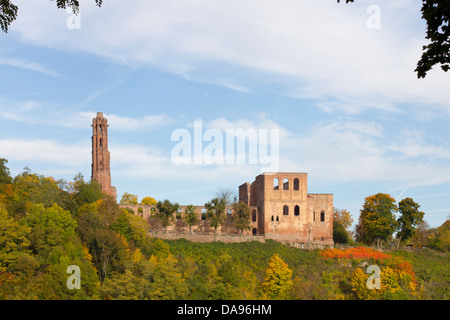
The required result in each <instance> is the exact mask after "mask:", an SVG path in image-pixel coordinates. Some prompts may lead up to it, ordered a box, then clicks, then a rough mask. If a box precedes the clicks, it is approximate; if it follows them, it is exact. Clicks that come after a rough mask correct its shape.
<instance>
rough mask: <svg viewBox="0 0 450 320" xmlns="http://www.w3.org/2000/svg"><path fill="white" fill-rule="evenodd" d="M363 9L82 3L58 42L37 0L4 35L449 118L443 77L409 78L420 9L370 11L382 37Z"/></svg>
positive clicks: (320, 101)
mask: <svg viewBox="0 0 450 320" xmlns="http://www.w3.org/2000/svg"><path fill="white" fill-rule="evenodd" d="M19 2H20V1H19ZM372 4H373V3H372V2H370V1H364V0H363V1H358V2H357V3H355V4H353V5H342V4H341V5H339V4H337V3H335V2H319V1H314V2H308V1H289V0H286V1H284V0H282V1H278V2H276V3H275V2H273V1H270V0H247V1H245V3H243V2H242V1H238V0H228V1H226V2H224V1H214V2H211V1H207V0H201V1H179V0H168V1H165V2H164V3H162V2H158V1H147V0H145V1H144V0H136V1H135V2H134V5H133V6H129V5H127V4H125V3H121V2H114V3H112V2H111V3H107V4H105V5H104V6H103V7H102V9H101V10H96V8H95V6H94V4H92V3H89V4H83V7H82V13H81V14H82V15H81V21H82V25H81V29H80V30H78V33H77V34H76V37H67V32H68V30H66V28H65V23H64V22H65V20H64V15H65V14H64V12H63V13H59V15H55V16H49V15H48V14H36V12H43V10H49V5H48V3H47V2H46V1H45V0H40V1H39V0H36V1H33V3H27V4H26V5H23V12H21V16H20V17H19V19H18V20H17V21H16V22H15V24H14V26H13V27H12V30H14V32H17V33H19V34H20V36H21V37H22V39H24V40H25V41H30V42H32V43H38V44H40V45H45V46H49V47H54V48H61V49H64V50H67V49H69V50H74V51H80V50H81V51H85V52H89V53H93V54H96V55H100V56H103V57H105V58H108V59H112V61H116V62H117V63H123V61H126V63H127V64H135V65H150V66H153V67H156V68H159V69H162V70H164V71H167V72H172V73H177V74H180V75H182V76H184V77H186V78H188V79H193V80H195V81H201V82H209V83H214V84H217V85H221V86H225V87H228V88H230V89H233V90H237V91H241V92H249V91H257V90H258V88H261V86H264V85H266V84H268V83H270V84H274V85H275V86H273V87H272V89H271V90H279V91H280V92H282V93H284V94H286V95H290V96H295V97H299V98H307V99H314V100H315V103H316V104H317V105H318V106H319V107H321V108H326V109H328V111H331V110H333V109H336V108H337V109H338V110H339V111H340V112H346V113H348V114H359V113H361V112H363V111H364V110H367V109H368V108H375V109H381V110H389V111H398V110H399V109H401V108H400V107H399V104H403V106H404V105H405V104H408V103H409V104H410V105H409V106H408V108H411V107H413V106H415V105H417V104H418V103H426V104H427V105H429V106H430V108H433V109H434V110H438V111H439V112H443V113H445V115H446V116H448V115H449V114H450V109H449V107H448V105H449V102H450V100H449V99H450V98H449V96H448V94H446V92H447V88H448V86H449V79H448V77H447V75H446V74H443V73H442V72H434V71H432V72H430V74H429V77H427V79H421V80H418V79H417V78H416V76H415V74H414V72H413V70H414V68H415V64H416V62H417V60H418V58H419V57H420V54H421V47H422V45H423V28H421V27H420V26H422V25H423V21H422V20H421V17H420V4H419V3H417V1H413V0H405V1H402V5H399V4H394V3H383V4H379V6H380V10H381V14H382V21H381V22H382V25H381V29H379V30H369V29H368V28H367V26H366V21H367V19H368V18H369V16H368V14H367V12H366V9H367V7H368V6H369V5H372ZM175 8H176V9H175ZM117 21H121V23H117ZM30 25H33V26H39V28H38V31H36V29H33V28H31V29H30ZM72 34H73V33H72ZM80 43H83V45H82V46H80V45H79V44H80ZM212 66H213V67H212ZM244 78H245V82H243V81H242V79H244ZM274 87H276V88H277V89H273V88H274ZM264 88H265V89H266V87H264ZM259 90H262V89H259Z"/></svg>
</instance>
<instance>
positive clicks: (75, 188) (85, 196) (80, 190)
mask: <svg viewBox="0 0 450 320" xmlns="http://www.w3.org/2000/svg"><path fill="white" fill-rule="evenodd" d="M69 193H71V194H72V197H73V199H74V201H75V202H76V203H77V205H78V206H82V205H83V204H85V203H93V202H95V201H98V200H100V199H102V198H103V197H104V196H105V195H104V194H103V192H102V188H101V187H100V185H99V184H98V183H97V182H95V181H90V182H86V181H84V177H83V175H82V174H81V173H78V174H77V175H76V176H75V177H74V178H73V182H71V183H69Z"/></svg>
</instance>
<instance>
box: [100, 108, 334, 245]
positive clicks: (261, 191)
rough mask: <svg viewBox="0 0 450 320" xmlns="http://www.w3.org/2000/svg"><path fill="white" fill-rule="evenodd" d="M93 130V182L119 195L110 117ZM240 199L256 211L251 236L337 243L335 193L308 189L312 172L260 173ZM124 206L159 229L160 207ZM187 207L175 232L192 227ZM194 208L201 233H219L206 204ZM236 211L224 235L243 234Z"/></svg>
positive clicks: (197, 231) (195, 229) (241, 188)
mask: <svg viewBox="0 0 450 320" xmlns="http://www.w3.org/2000/svg"><path fill="white" fill-rule="evenodd" d="M92 128H93V135H92V180H95V181H97V182H98V183H99V184H100V186H101V188H102V190H103V192H105V193H106V194H109V195H111V196H113V197H114V198H116V197H117V194H116V188H115V187H112V186H111V172H110V153H109V150H108V121H107V119H106V118H104V117H103V113H101V112H98V113H97V117H96V118H94V119H93V121H92ZM239 201H242V202H245V203H246V204H247V205H248V206H249V207H250V209H251V230H250V231H249V232H247V233H246V234H247V235H253V236H255V237H256V238H261V237H262V238H265V239H274V240H278V241H283V242H292V243H308V244H318V245H333V244H334V243H333V209H334V208H333V195H332V194H311V193H308V175H307V173H294V172H276V173H263V174H260V175H259V176H257V177H256V178H255V180H254V181H253V182H252V183H249V182H246V183H244V184H242V185H241V186H239ZM120 207H122V208H128V209H131V210H132V211H133V212H134V213H135V214H136V215H139V216H142V217H143V218H144V219H146V220H148V221H149V223H150V225H151V226H152V228H153V229H154V230H156V229H157V228H158V222H157V220H156V219H154V217H153V215H154V214H155V213H156V206H151V205H120ZM185 207H186V206H185V205H181V206H180V209H179V211H178V213H177V217H178V218H177V219H176V223H175V224H173V225H171V226H169V227H168V228H167V231H168V232H169V233H171V234H172V235H174V234H185V233H186V232H188V230H189V228H188V226H187V225H186V223H184V221H183V220H182V219H180V218H181V216H182V214H183V213H184V212H185ZM195 211H196V212H197V214H198V218H199V223H198V224H197V225H196V226H193V227H192V232H193V233H194V234H197V235H198V236H200V234H208V233H211V232H214V229H213V228H211V227H210V226H209V223H208V221H207V220H206V208H205V207H203V206H195ZM232 214H233V212H232V210H231V208H227V209H226V215H227V223H226V224H224V225H223V226H221V227H219V229H218V231H219V234H222V235H233V234H235V235H237V234H238V231H237V230H236V229H235V228H234V227H233V226H232V224H231V223H230V221H231V219H230V218H231V216H232ZM190 236H193V235H190Z"/></svg>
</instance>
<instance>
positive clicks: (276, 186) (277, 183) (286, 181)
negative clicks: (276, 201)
mask: <svg viewBox="0 0 450 320" xmlns="http://www.w3.org/2000/svg"><path fill="white" fill-rule="evenodd" d="M273 189H274V190H280V181H279V180H278V178H275V179H273ZM283 190H289V179H288V178H284V179H283ZM294 190H300V181H299V180H298V178H295V179H294Z"/></svg>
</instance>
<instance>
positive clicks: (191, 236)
mask: <svg viewBox="0 0 450 320" xmlns="http://www.w3.org/2000/svg"><path fill="white" fill-rule="evenodd" d="M150 235H151V236H152V237H154V238H160V239H164V240H177V239H186V240H188V241H192V242H213V241H220V242H224V243H232V242H248V241H258V242H262V243H265V241H266V239H271V238H266V237H264V236H252V235H243V236H239V235H228V234H217V235H215V236H214V233H177V232H167V233H164V232H150ZM271 240H275V241H278V242H281V243H283V244H287V245H290V246H293V247H297V248H300V249H308V243H300V242H296V241H291V240H287V239H271ZM330 247H333V246H332V245H330V244H328V243H327V244H325V243H311V244H310V245H309V249H324V248H330Z"/></svg>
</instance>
